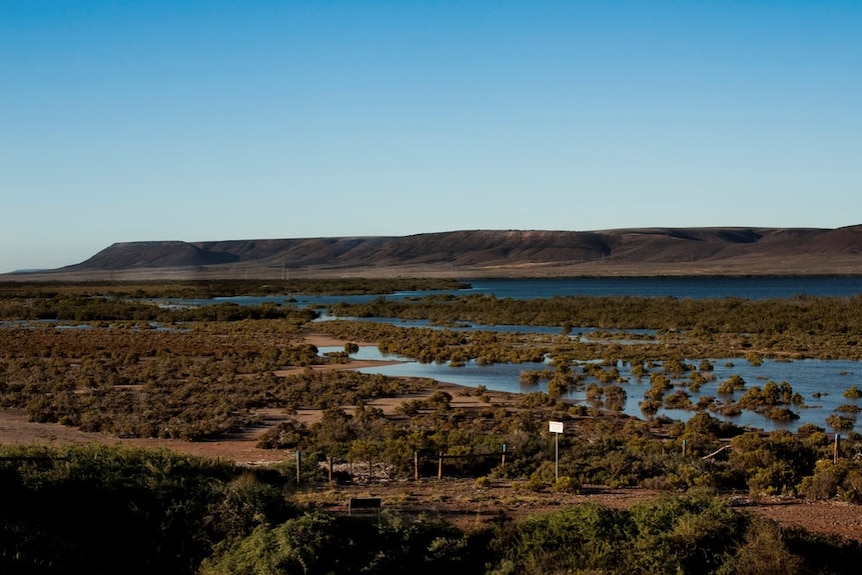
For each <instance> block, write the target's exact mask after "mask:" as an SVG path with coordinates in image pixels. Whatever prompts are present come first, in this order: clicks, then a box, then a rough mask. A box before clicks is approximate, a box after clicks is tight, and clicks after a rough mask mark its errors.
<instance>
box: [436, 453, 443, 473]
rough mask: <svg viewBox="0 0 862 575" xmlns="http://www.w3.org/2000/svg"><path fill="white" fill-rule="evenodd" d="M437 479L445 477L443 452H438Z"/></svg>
mask: <svg viewBox="0 0 862 575" xmlns="http://www.w3.org/2000/svg"><path fill="white" fill-rule="evenodd" d="M437 479H443V454H442V453H439V454H438V459H437Z"/></svg>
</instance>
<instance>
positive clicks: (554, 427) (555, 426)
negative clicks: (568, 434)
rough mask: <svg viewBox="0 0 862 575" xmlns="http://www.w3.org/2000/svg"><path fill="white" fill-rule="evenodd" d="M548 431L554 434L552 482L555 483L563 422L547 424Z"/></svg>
mask: <svg viewBox="0 0 862 575" xmlns="http://www.w3.org/2000/svg"><path fill="white" fill-rule="evenodd" d="M548 431H550V432H551V433H553V434H554V481H557V480H559V479H560V434H561V433H562V432H563V422H562V421H551V422H549V423H548Z"/></svg>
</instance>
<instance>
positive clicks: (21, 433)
mask: <svg viewBox="0 0 862 575" xmlns="http://www.w3.org/2000/svg"><path fill="white" fill-rule="evenodd" d="M307 341H308V342H309V343H313V344H315V345H317V346H330V345H334V346H339V345H344V342H342V341H339V340H334V339H331V338H328V337H325V336H318V335H313V336H309V337H308V339H307ZM374 363H376V362H363V361H351V362H350V363H348V364H341V365H333V366H322V367H317V368H316V369H356V368H359V367H363V366H366V365H370V364H374ZM283 373H285V374H286V373H289V371H285V372H283ZM439 388H440V389H444V390H447V391H449V392H450V393H451V395H452V398H453V399H452V406H453V407H461V408H471V407H473V408H478V407H480V406H486V405H487V404H486V403H483V402H481V401H480V400H479V398H476V397H473V396H466V395H461V394H459V393H458V389H459V388H458V386H454V385H451V384H441V385H440V387H439ZM426 393H428V394H430V393H432V391H428V392H426ZM491 395H492V398H491V401H492V403H494V404H497V405H502V404H505V402H506V401H512V398H510V397H508V396H507V394H503V393H493V392H492V394H491ZM403 400H404V398H398V399H384V400H377V401H375V402H372V403H371V404H370V405H373V406H375V407H379V408H381V409H383V410H384V412H387V413H388V412H391V410H393V409H394V408H395V407H396V406H397V405H398V403H399V402H401V401H403ZM261 415H263V416H264V422H263V424H262V425H260V426H258V427H255V428H250V429H246V430H243V431H242V432H240V433H235V434H231V435H228V436H225V437H223V438H221V439H219V440H217V441H202V442H188V441H181V440H168V439H118V438H115V437H109V436H105V435H100V434H93V433H85V432H82V431H78V430H77V429H74V428H70V427H66V426H63V425H59V424H43V423H31V422H29V421H27V416H26V414H24V413H23V412H22V411H15V410H0V444H52V445H58V446H63V445H74V444H90V443H94V442H98V443H103V444H107V445H129V446H138V447H149V448H167V449H170V450H173V451H176V452H180V453H186V454H190V455H195V456H201V457H209V458H218V459H223V460H228V461H234V462H237V463H239V464H243V465H262V464H267V463H275V462H280V461H284V460H285V459H288V458H290V459H292V457H293V453H285V452H279V451H273V450H266V449H260V448H258V447H256V444H257V440H258V438H259V437H260V436H261V435H262V434H263V433H265V432H266V430H267V429H269V428H270V427H272V426H274V425H277V424H278V423H279V422H280V421H282V420H284V419H285V418H286V417H287V416H286V414H284V413H282V412H281V411H280V410H266V411H262V412H261ZM296 417H298V418H300V419H301V420H303V421H306V422H308V423H311V422H313V421H315V420H316V419H317V418H319V417H320V412H319V411H316V410H304V411H300V412H299V413H297V415H296ZM516 483H517V482H512V481H500V482H493V483H492V484H491V485H489V486H487V487H478V486H477V485H476V482H475V480H466V479H446V478H444V479H442V480H438V479H437V478H436V477H435V478H421V479H420V480H419V481H415V480H410V481H407V480H403V481H389V482H373V483H367V484H347V485H342V484H333V485H327V486H323V487H320V486H315V487H309V488H307V489H306V490H305V491H304V492H303V493H302V494H301V495H300V499H301V500H304V501H305V502H306V503H308V504H310V505H315V506H319V507H321V508H324V509H329V510H331V511H334V512H344V513H346V512H347V501H348V499H349V498H351V497H379V498H381V500H382V504H383V507H391V508H397V509H400V510H403V511H405V512H417V513H418V512H423V513H430V514H432V515H437V516H440V517H443V518H446V519H448V520H450V521H452V522H454V523H456V524H458V525H459V526H460V527H462V528H467V529H469V528H471V527H478V526H480V525H482V524H483V523H484V522H486V521H488V520H489V519H491V518H493V517H496V516H497V515H499V514H500V513H501V512H504V513H505V514H507V515H508V516H514V517H518V516H524V515H528V514H530V513H535V512H539V511H550V510H553V509H558V508H561V507H563V506H566V505H572V504H577V503H583V502H593V503H597V504H600V505H605V506H608V507H612V508H622V507H626V506H629V505H632V504H634V503H637V502H640V501H645V500H649V499H654V498H657V497H660V496H661V495H662V493H660V492H657V491H650V490H646V489H636V488H630V489H611V488H607V487H602V486H586V487H585V488H584V489H582V490H581V493H579V494H560V493H542V492H539V493H535V492H530V491H526V490H522V489H518V488H517V485H516ZM733 501H734V503H735V504H739V505H740V508H742V509H746V510H748V511H751V512H753V513H756V514H758V515H761V516H763V517H766V518H769V519H772V520H775V521H777V522H778V523H779V524H781V525H783V526H786V527H791V528H799V527H801V528H804V529H807V530H809V531H811V532H815V533H821V534H825V535H834V536H839V537H843V538H847V539H851V540H855V541H862V507H860V506H853V505H849V504H845V503H841V502H832V501H825V502H807V501H802V500H797V499H781V498H773V499H761V500H756V501H751V500H748V499H747V498H743V497H736V498H733Z"/></svg>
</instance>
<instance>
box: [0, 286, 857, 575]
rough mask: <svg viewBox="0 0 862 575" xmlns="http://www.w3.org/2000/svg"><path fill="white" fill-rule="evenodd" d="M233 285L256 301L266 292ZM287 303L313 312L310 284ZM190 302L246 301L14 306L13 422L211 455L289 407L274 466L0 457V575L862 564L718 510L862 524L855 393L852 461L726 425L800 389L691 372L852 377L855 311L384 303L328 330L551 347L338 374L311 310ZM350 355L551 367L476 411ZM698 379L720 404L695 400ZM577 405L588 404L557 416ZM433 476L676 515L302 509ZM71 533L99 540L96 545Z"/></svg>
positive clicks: (142, 292)
mask: <svg viewBox="0 0 862 575" xmlns="http://www.w3.org/2000/svg"><path fill="white" fill-rule="evenodd" d="M240 284H241V287H242V290H243V292H242V293H245V294H256V293H258V292H256V291H255V290H254V289H253V285H252V284H242V282H240ZM281 287H282V288H283V289H282V293H300V289H299V288H300V287H308V286H307V285H302V286H293V285H291V286H289V289H288V286H287V285H283V286H281ZM416 287H417V288H418V287H419V286H418V284H417V285H416ZM424 287H427V286H424ZM449 287H451V286H449ZM185 289H189V290H192V291H193V292H194V293H195V294H196V295H195V297H208V296H211V295H214V294H224V293H226V292H227V291H228V290H230V289H234V290H239V288H237V287H236V286H233V287H231V286H218V287H213V288H211V291H207V290H206V289H204V287H203V286H201V285H192V286H188V287H187V286H183V285H180V284H177V285H169V286H165V285H163V284H158V285H150V284H129V285H126V284H117V285H114V284H105V285H98V286H97V285H90V284H83V285H66V284H63V285H57V286H51V285H47V284H45V285H39V284H34V285H17V284H16V285H8V284H4V285H3V286H0V296H2V297H0V320H2V321H3V322H4V323H3V327H2V328H0V408H2V409H4V410H10V411H16V412H21V413H25V414H26V416H27V417H28V418H29V419H30V420H31V421H33V422H51V423H59V424H63V425H66V426H70V427H75V428H78V429H80V430H83V431H86V432H94V433H96V432H98V433H100V434H107V435H109V436H115V437H141V438H165V439H173V440H178V441H207V440H217V439H219V438H222V437H224V435H225V434H226V433H229V432H234V431H238V430H242V429H249V428H253V427H254V426H258V425H261V424H262V415H261V413H262V412H263V410H269V411H272V410H275V411H277V412H279V413H280V414H282V416H283V417H282V421H281V423H280V424H278V425H276V426H273V427H270V428H269V429H268V430H267V431H266V432H265V433H263V434H262V435H261V438H260V445H261V446H262V447H265V448H269V449H272V450H273V453H274V454H279V453H280V454H281V455H280V456H279V457H280V458H281V459H283V460H284V461H285V462H286V463H284V464H279V465H271V466H268V467H265V468H253V469H251V468H247V467H243V466H239V465H235V464H227V463H223V462H218V461H211V460H208V459H198V458H192V457H189V456H184V455H178V454H176V453H171V452H167V451H154V450H143V449H130V448H122V447H98V446H96V445H91V446H77V447H69V448H66V447H60V446H55V447H49V446H38V445H32V446H0V488H2V489H3V493H4V498H5V500H6V501H7V502H8V504H4V505H3V506H2V507H0V572H3V573H65V572H68V573H81V572H87V573H94V574H98V573H116V572H128V573H138V572H140V573H144V572H147V573H152V572H159V573H203V574H220V573H240V574H241V573H405V572H411V573H425V572H428V573H432V572H434V573H436V572H439V571H440V569H446V568H455V569H458V570H459V572H464V573H488V574H504V573H674V572H678V573H772V572H781V573H850V572H856V567H857V566H858V563H859V560H860V559H862V547H860V545H859V544H858V543H854V542H848V541H842V540H837V539H830V538H826V537H823V536H815V535H813V534H811V533H807V532H805V531H801V530H787V529H782V528H779V527H778V526H777V525H776V524H774V523H772V522H769V521H767V520H764V519H760V518H756V517H755V516H753V515H750V514H748V513H747V512H745V511H744V510H740V509H735V508H731V507H730V504H729V503H728V498H727V496H726V495H727V494H728V493H734V494H737V495H740V494H744V496H745V497H747V498H754V499H756V498H761V497H769V496H783V497H789V498H799V499H810V500H838V501H842V502H845V503H847V504H852V505H859V504H862V461H860V458H859V457H857V454H858V453H860V452H862V436H859V435H858V434H856V433H855V432H853V431H852V426H853V422H854V421H855V417H856V413H855V410H854V409H853V407H854V406H855V403H854V402H855V400H856V399H857V397H858V395H856V394H855V392H854V391H852V390H848V392H845V393H844V394H843V395H844V397H845V398H846V400H847V402H848V403H847V405H846V406H842V408H843V409H842V410H841V412H840V414H839V413H836V414H834V420H833V421H832V422H830V424H829V425H830V426H831V427H832V428H833V430H839V429H842V430H850V431H848V432H847V433H846V436H845V437H842V440H841V441H840V442H837V441H835V440H834V439H833V437H832V435H831V434H828V433H827V430H826V429H825V428H824V427H819V426H816V425H811V424H807V425H803V426H801V427H800V428H799V430H798V432H796V433H789V432H786V431H776V432H772V433H763V432H762V431H759V430H754V429H748V428H741V427H738V426H736V425H733V424H731V423H727V422H724V421H721V420H720V419H718V418H717V417H716V416H715V415H716V412H721V413H724V412H725V410H727V411H732V410H733V409H740V410H741V409H750V410H755V411H760V412H763V413H768V414H770V415H769V416H770V417H773V418H776V419H780V418H786V417H791V415H789V414H792V413H793V412H792V411H791V410H790V408H791V407H798V406H800V403H801V402H802V400H801V398H800V397H799V396H798V394H796V393H795V392H794V391H793V389H792V387H790V386H789V385H788V384H787V383H786V382H774V381H768V382H765V383H760V382H758V384H757V385H753V384H752V383H750V382H745V381H743V380H742V378H739V377H735V378H730V379H729V380H727V381H725V382H715V381H713V379H714V378H713V377H712V364H711V363H710V361H709V360H707V359H702V358H725V357H726V358H729V357H746V358H748V360H749V361H752V362H756V361H758V360H759V359H762V358H769V357H784V356H787V357H819V358H827V357H841V358H850V359H857V358H858V355H859V352H858V349H857V347H858V346H857V344H856V341H855V337H856V335H855V334H858V333H862V330H860V328H862V325H860V323H862V299H859V298H850V299H836V298H795V299H791V300H766V301H762V302H751V301H747V300H707V301H703V302H695V301H688V300H685V301H682V300H675V299H673V298H659V299H652V298H644V299H637V298H628V297H626V298H554V299H551V300H536V301H531V302H521V301H519V302H512V301H509V300H496V299H495V298H488V297H479V298H477V297H472V296H467V297H450V296H434V297H430V298H421V299H416V300H411V301H408V302H401V303H397V302H395V303H393V302H388V301H385V300H383V299H377V300H375V301H374V302H372V303H371V304H367V305H363V306H345V305H338V306H333V307H332V308H331V309H330V310H329V312H330V313H338V314H342V315H349V316H353V317H370V316H375V317H402V318H408V317H409V318H414V319H415V318H422V319H431V320H433V321H434V322H436V323H440V324H447V325H451V324H457V323H463V322H482V323H487V324H510V325H519V324H520V325H550V326H560V327H561V329H560V333H559V334H555V335H536V334H524V333H496V332H491V331H479V332H469V333H466V332H460V331H455V330H449V329H426V328H399V327H394V326H391V325H386V324H379V323H370V322H361V321H343V320H342V321H330V322H321V323H315V324H313V329H314V330H315V331H318V332H319V331H326V332H328V333H329V334H331V335H333V336H337V337H338V338H340V339H341V340H343V341H346V342H350V343H348V345H346V346H345V353H343V354H330V355H327V356H322V355H320V354H319V350H318V349H317V348H316V347H315V346H313V345H311V344H308V343H306V342H305V340H304V336H305V334H306V333H307V331H308V330H309V329H312V326H311V324H310V323H309V322H310V321H311V320H312V319H313V318H314V317H315V316H316V315H317V310H313V309H299V308H297V307H295V306H293V305H291V304H284V305H276V304H266V305H263V306H248V307H243V306H238V305H232V304H224V303H221V304H214V305H210V306H201V307H159V306H158V305H156V304H154V303H151V302H150V301H149V298H151V297H155V294H160V295H162V296H163V295H165V294H166V293H169V292H170V293H174V294H179V293H191V292H184V290H185ZM266 289H269V288H266ZM309 289H310V288H309ZM393 289H403V286H402V287H400V288H393ZM447 289H448V288H447ZM171 290H173V291H171ZM351 290H353V291H351ZM363 290H370V291H372V292H373V293H382V292H384V291H385V290H384V288H383V286H382V285H381V284H374V285H366V284H362V283H361V282H359V283H358V284H357V285H356V286H354V287H350V286H349V285H348V284H347V283H345V282H342V283H340V284H339V285H338V287H337V290H336V289H335V288H334V291H338V292H339V293H357V292H362V291H363ZM377 290H379V291H377ZM261 293H262V292H261ZM46 319H50V320H51V321H50V322H45V321H39V320H46ZM574 326H577V327H574ZM578 327H580V328H586V327H599V328H602V329H604V330H652V331H651V332H649V335H644V333H643V332H636V333H630V332H627V333H625V334H624V336H623V337H625V339H626V340H627V342H628V343H626V344H625V345H622V344H620V343H619V340H620V333H619V332H610V331H607V332H606V333H602V332H598V333H590V334H589V337H588V338H587V337H578V336H575V337H572V334H571V331H573V330H576V329H577V328H578ZM605 336H607V337H605ZM360 341H375V342H379V344H380V347H381V350H383V351H390V352H396V353H399V354H403V355H407V356H410V357H415V358H417V359H418V360H420V361H427V362H447V363H453V364H457V363H458V362H465V361H467V360H471V359H475V360H478V361H481V362H484V363H495V362H513V363H524V362H532V361H537V360H541V359H543V358H545V357H546V356H547V357H550V358H551V362H550V363H549V364H548V366H547V369H545V370H541V371H536V370H532V371H530V370H525V372H523V373H522V376H521V380H522V382H527V383H529V382H531V381H532V382H537V381H539V380H544V381H546V382H547V383H548V387H547V389H548V393H545V392H539V391H535V392H532V393H525V394H521V395H520V396H518V399H517V400H516V401H509V402H505V403H503V402H499V401H495V400H494V399H493V397H492V396H491V395H490V394H488V392H487V390H484V389H481V388H479V389H475V390H464V391H463V392H462V393H468V394H472V395H474V396H475V397H476V398H477V399H478V400H479V401H478V404H479V406H478V407H473V408H470V409H465V408H459V407H456V406H455V404H456V401H455V400H456V399H457V397H456V396H453V395H452V394H451V393H449V392H448V391H444V390H442V389H438V388H437V387H436V385H435V383H434V382H432V381H423V380H416V379H409V378H392V377H384V376H381V375H366V374H361V373H358V372H355V371H350V370H345V369H323V368H324V367H326V366H327V365H330V366H332V365H340V364H341V363H343V362H345V361H348V359H347V352H350V351H354V350H355V349H356V344H355V343H353V342H360ZM692 358H694V359H692ZM587 361H589V362H590V363H585V362H587ZM692 361H693V362H694V363H688V362H692ZM621 363H624V364H627V365H628V366H630V367H632V369H631V373H632V374H633V376H634V377H637V378H638V379H640V380H642V385H641V386H640V387H638V388H637V390H638V391H637V393H643V394H644V400H643V402H642V409H643V411H644V414H645V416H644V418H642V419H635V418H630V417H624V416H621V415H620V414H619V413H617V411H618V409H619V405H620V403H621V401H624V400H625V397H626V394H631V393H635V391H633V389H634V388H632V387H631V386H630V385H628V384H629V383H630V382H628V381H626V380H625V378H623V377H622V376H621V375H620V371H619V369H618V366H619V365H621ZM679 381H684V382H685V387H682V386H680V385H678V382H679ZM707 383H711V384H712V385H716V387H717V388H718V391H717V395H718V397H717V398H709V399H708V400H703V398H701V400H700V401H698V402H693V401H691V397H690V394H689V392H691V391H694V390H696V389H698V388H699V387H700V386H703V385H705V384H707ZM577 386H581V387H583V389H585V390H586V396H587V401H585V402H584V403H579V404H575V403H573V402H571V401H567V400H565V399H563V398H562V391H563V390H566V389H571V388H574V387H577ZM836 393H837V392H836ZM381 398H390V399H393V398H394V399H398V400H399V402H398V406H397V408H396V409H394V410H392V411H391V412H384V410H382V409H380V408H378V407H375V406H374V405H373V402H375V401H376V400H379V399H381ZM656 406H673V407H681V408H684V409H690V410H692V413H693V415H692V416H691V417H690V418H689V419H688V420H687V421H685V422H680V421H674V420H670V419H668V418H665V417H654V416H651V415H650V411H651V410H653V413H655V411H654V409H657V408H656ZM304 410H317V411H319V412H320V417H319V418H318V419H317V420H315V421H314V422H312V423H307V422H305V421H302V420H301V419H300V418H298V417H296V415H297V413H298V412H300V411H304ZM549 420H556V421H560V422H563V423H564V425H565V429H566V433H565V434H563V435H562V436H556V437H554V436H553V435H552V434H551V433H549V431H548V423H547V422H548V421H549ZM848 421H849V427H848V426H847V425H848V424H847V422H848ZM833 423H834V425H833ZM555 439H556V440H558V444H557V445H558V448H559V462H558V468H556V469H555V466H554V462H553V455H554V449H555V444H554V440H555ZM504 445H505V451H504V448H503V446H504ZM297 451H298V452H300V453H301V454H302V458H301V463H298V464H297V468H296V469H294V468H293V465H292V461H293V457H292V456H293V455H294V453H295V452H297ZM502 453H505V457H502V456H501V454H502ZM279 457H276V458H279ZM333 463H335V464H336V470H335V471H334V472H333V471H332V469H333V467H332V466H333ZM337 464H345V465H341V466H338V465H337ZM441 472H444V473H445V474H446V476H451V477H463V478H470V479H471V481H472V480H475V483H476V488H477V489H481V488H483V487H484V486H487V485H488V484H490V483H492V482H503V481H504V482H506V483H507V484H511V485H512V491H513V493H515V492H517V493H540V492H545V493H551V492H556V493H572V492H578V491H580V490H582V489H585V488H587V487H588V486H606V487H609V488H618V487H641V488H649V489H654V490H659V491H665V492H667V494H668V495H667V496H666V497H664V498H660V499H658V500H656V501H649V502H643V503H638V504H636V505H634V506H632V507H630V508H627V509H610V508H606V507H603V506H599V505H594V504H581V505H576V506H572V507H565V508H561V509H559V510H557V511H554V512H552V513H540V514H535V515H531V516H529V517H526V518H523V517H521V518H517V519H516V518H514V517H512V516H510V515H509V514H507V512H506V509H505V507H503V508H501V509H500V514H499V516H498V517H496V518H494V519H492V520H489V521H486V522H484V523H482V524H481V525H476V526H474V527H473V528H471V529H465V528H463V527H458V526H456V525H455V524H452V523H449V522H447V521H445V519H441V518H438V517H431V516H426V515H423V514H419V515H416V514H408V513H401V512H399V511H398V510H397V506H389V507H390V508H387V509H386V510H385V511H384V512H382V513H381V514H380V515H379V516H376V515H375V516H374V517H361V516H357V517H348V516H345V515H344V514H341V513H334V512H332V511H331V510H328V509H327V508H326V507H325V506H320V505H317V504H314V503H310V501H312V500H310V499H308V498H307V497H305V495H307V493H308V492H309V490H311V491H313V490H315V489H325V488H326V486H327V485H330V484H331V482H339V481H343V482H355V481H374V480H377V479H380V478H381V477H385V478H386V479H387V480H389V481H405V482H409V481H411V480H414V477H415V475H416V474H419V475H421V476H422V477H433V476H434V475H435V474H437V473H441ZM83 517H87V518H88V521H87V522H86V524H87V525H90V526H91V527H88V528H86V529H84V528H82V525H83V523H82V518H83ZM332 549H338V550H339V552H338V553H332V552H331V550H332Z"/></svg>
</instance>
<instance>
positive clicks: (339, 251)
mask: <svg viewBox="0 0 862 575" xmlns="http://www.w3.org/2000/svg"><path fill="white" fill-rule="evenodd" d="M729 274H736V275H774V274H787V275H812V274H853V275H857V274H862V226H852V227H846V228H838V229H819V228H790V229H776V228H742V227H738V228H737V227H727V228H638V229H620V230H605V231H595V232H574V231H542V230H530V231H524V230H508V231H497V230H472V231H455V232H442V233H431V234H417V235H412V236H403V237H333V238H308V239H269V240H231V241H215V242H194V243H187V242H177V241H170V242H159V241H153V242H133V243H118V244H114V245H112V246H110V247H108V248H106V249H105V250H102V251H101V252H99V253H97V254H96V255H94V256H93V257H91V258H90V259H88V260H86V261H85V262H83V263H80V264H77V265H74V266H69V267H66V268H62V269H59V270H54V271H52V272H47V273H41V274H38V276H40V277H42V276H49V277H52V278H54V279H58V278H61V277H62V278H64V279H66V278H68V279H76V278H78V279H82V278H86V279H108V278H114V279H140V278H216V277H222V278H242V277H249V278H252V277H253V278H272V279H275V278H279V277H281V278H290V277H302V278H306V277H336V276H339V277H340V276H363V277H395V276H411V277H423V276H424V277H526V276H533V277H547V276H579V275H598V276H601V275H608V276H611V275H629V276H631V275H729ZM24 276H25V277H27V278H28V279H33V275H26V274H24Z"/></svg>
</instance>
